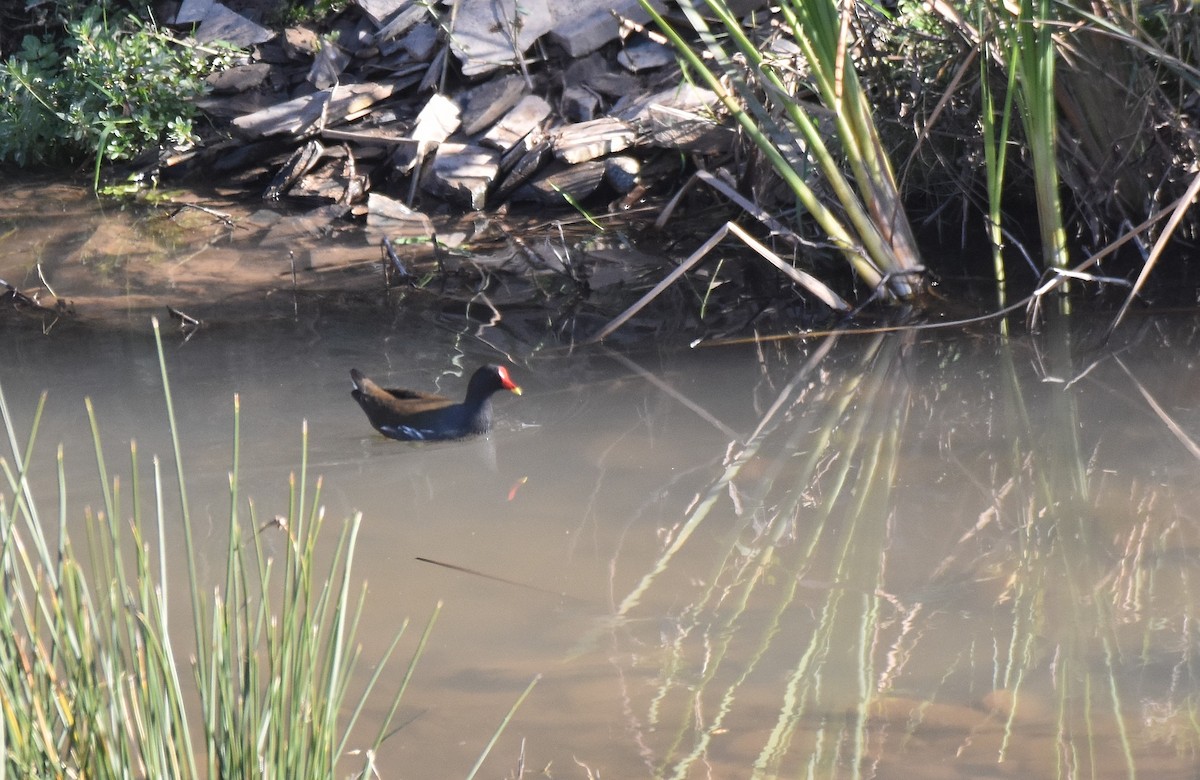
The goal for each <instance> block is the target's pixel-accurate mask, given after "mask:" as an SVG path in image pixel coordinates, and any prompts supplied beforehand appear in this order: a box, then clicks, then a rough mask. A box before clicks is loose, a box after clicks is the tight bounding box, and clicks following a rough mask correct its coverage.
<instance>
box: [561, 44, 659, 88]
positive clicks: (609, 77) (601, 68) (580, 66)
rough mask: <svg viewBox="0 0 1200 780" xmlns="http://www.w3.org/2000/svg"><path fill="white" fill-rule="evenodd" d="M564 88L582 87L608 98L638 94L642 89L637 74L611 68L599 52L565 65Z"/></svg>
mask: <svg viewBox="0 0 1200 780" xmlns="http://www.w3.org/2000/svg"><path fill="white" fill-rule="evenodd" d="M563 82H564V87H565V88H570V87H583V88H585V89H588V90H591V91H592V92H594V93H596V94H598V95H603V96H605V97H608V98H621V97H626V96H628V95H639V94H641V93H642V92H643V91H644V87H643V86H642V81H641V79H639V78H638V77H637V76H634V75H633V74H631V73H626V72H624V71H618V70H613V69H612V68H611V67H610V65H609V63H608V60H607V59H606V58H604V57H603V56H601V55H600V54H595V53H593V54H589V55H588V56H586V57H584V58H582V59H577V60H575V61H574V62H572V63H571V64H570V65H568V66H567V70H566V72H565V73H564V74H563Z"/></svg>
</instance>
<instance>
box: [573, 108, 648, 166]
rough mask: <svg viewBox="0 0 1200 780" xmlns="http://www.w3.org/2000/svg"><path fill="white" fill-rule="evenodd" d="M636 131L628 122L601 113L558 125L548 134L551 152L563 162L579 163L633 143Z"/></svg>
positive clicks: (617, 150)
mask: <svg viewBox="0 0 1200 780" xmlns="http://www.w3.org/2000/svg"><path fill="white" fill-rule="evenodd" d="M635 140H637V133H636V132H635V131H634V129H633V127H632V126H631V125H630V124H629V123H628V122H623V121H621V120H620V119H616V118H614V117H602V118H600V119H593V120H592V121H590V122H578V123H576V124H573V125H567V126H565V127H562V128H559V129H558V130H557V131H556V132H555V133H554V135H553V137H552V144H553V147H554V156H555V157H557V158H558V159H560V160H563V161H564V162H569V163H581V162H584V161H586V160H594V159H596V158H597V157H603V156H604V155H606V154H612V153H614V152H619V151H621V150H622V149H626V148H628V147H630V146H632V145H633V142H634V141H635Z"/></svg>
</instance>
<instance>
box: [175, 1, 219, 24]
mask: <svg viewBox="0 0 1200 780" xmlns="http://www.w3.org/2000/svg"><path fill="white" fill-rule="evenodd" d="M213 2H215V0H183V2H182V3H180V4H179V10H178V11H177V12H176V13H175V21H173V22H172V24H195V23H196V22H202V21H204V17H206V16H208V12H209V11H211V10H212V6H213Z"/></svg>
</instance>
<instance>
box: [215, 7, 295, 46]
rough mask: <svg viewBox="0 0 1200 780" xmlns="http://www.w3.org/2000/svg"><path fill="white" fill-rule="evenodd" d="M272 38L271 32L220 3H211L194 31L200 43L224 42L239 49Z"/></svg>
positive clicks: (273, 34) (273, 35) (272, 33)
mask: <svg viewBox="0 0 1200 780" xmlns="http://www.w3.org/2000/svg"><path fill="white" fill-rule="evenodd" d="M274 37H275V33H274V32H272V31H271V30H268V29H267V28H266V27H263V26H262V25H261V24H256V23H254V22H252V21H250V20H249V19H247V18H246V17H244V16H242V15H241V14H239V13H237V12H236V11H232V10H230V9H228V8H226V7H225V6H223V5H221V4H220V3H213V4H212V5H211V6H210V7H209V9H208V13H207V14H205V16H204V21H202V22H200V26H199V27H198V28H197V29H196V40H197V41H199V42H200V43H212V42H213V41H224V42H225V43H228V44H232V45H233V46H237V47H240V48H245V47H247V46H253V45H254V44H256V43H265V42H267V41H269V40H271V39H272V38H274Z"/></svg>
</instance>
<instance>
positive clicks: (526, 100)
mask: <svg viewBox="0 0 1200 780" xmlns="http://www.w3.org/2000/svg"><path fill="white" fill-rule="evenodd" d="M548 116H550V104H549V103H547V102H546V101H545V100H543V99H542V98H540V97H538V96H537V95H526V96H525V97H523V98H521V100H520V102H518V103H517V104H516V105H515V106H513V107H512V109H511V110H510V111H509V112H508V113H507V114H505V115H504V116H503V117H502V118H501V119H500V121H499V122H497V123H496V124H494V125H492V127H491V129H489V130H488V131H487V132H486V133H484V134H483V138H481V139H480V142H481V143H483V144H485V145H486V146H492V147H495V148H497V149H499V150H500V151H502V152H507V151H508V150H509V149H512V148H513V147H514V146H516V145H517V144H518V143H520V142H521V139H522V138H525V137H527V136H528V135H529V134H530V133H531V132H532V131H533V130H534V129H535V128H537V127H538V126H539V125H541V123H542V122H544V121H545V119H546V117H548Z"/></svg>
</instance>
